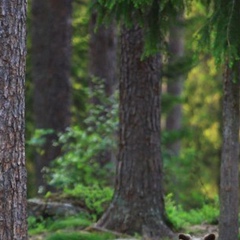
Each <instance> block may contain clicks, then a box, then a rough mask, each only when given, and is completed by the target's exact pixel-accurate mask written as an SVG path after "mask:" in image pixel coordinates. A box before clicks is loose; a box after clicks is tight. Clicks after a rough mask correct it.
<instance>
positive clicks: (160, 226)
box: [97, 26, 171, 238]
mask: <svg viewBox="0 0 240 240" xmlns="http://www.w3.org/2000/svg"><path fill="white" fill-rule="evenodd" d="M142 50H143V35H142V30H141V29H140V28H139V27H137V26H135V27H134V28H132V29H125V28H123V30H122V35H121V60H120V61H121V63H120V64H121V69H120V145H119V157H118V163H117V177H116V183H115V194H114V198H113V200H112V203H111V205H110V206H109V208H108V210H107V211H106V213H105V214H104V215H103V216H102V218H101V219H100V220H99V221H98V223H97V226H100V227H105V228H108V229H111V230H115V231H119V232H124V233H130V234H133V233H135V232H138V233H142V234H143V235H146V236H148V237H151V236H152V237H154V236H156V235H157V236H158V237H160V238H163V237H166V236H170V235H171V231H170V230H169V228H168V227H167V226H166V224H165V222H164V221H165V214H164V201H163V185H162V160H161V155H160V98H159V97H160V74H159V69H160V56H158V55H157V56H152V57H148V58H146V59H144V60H143V61H141V54H142Z"/></svg>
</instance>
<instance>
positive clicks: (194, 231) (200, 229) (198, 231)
mask: <svg viewBox="0 0 240 240" xmlns="http://www.w3.org/2000/svg"><path fill="white" fill-rule="evenodd" d="M182 232H184V233H189V234H191V235H193V236H196V237H203V236H204V235H205V234H207V233H214V234H215V235H216V236H218V226H217V225H210V224H201V225H193V226H189V227H187V228H186V229H184V230H183V231H182ZM49 234H50V233H41V234H37V235H33V236H29V240H45V239H46V238H47V236H48V235H49ZM116 239H119V238H117V237H116ZM121 239H123V238H121ZM126 240H127V239H126ZM131 240H133V238H131ZM136 240H137V239H136Z"/></svg>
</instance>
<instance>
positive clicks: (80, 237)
mask: <svg viewBox="0 0 240 240" xmlns="http://www.w3.org/2000/svg"><path fill="white" fill-rule="evenodd" d="M111 239H114V237H113V236H112V235H110V234H106V233H105V234H100V233H86V232H85V233H81V232H71V233H67V232H59V233H54V234H52V235H51V236H49V237H47V239H46V240H111Z"/></svg>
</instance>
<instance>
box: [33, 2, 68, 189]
mask: <svg viewBox="0 0 240 240" xmlns="http://www.w3.org/2000/svg"><path fill="white" fill-rule="evenodd" d="M71 13H72V6H71V0H41V1H39V0H33V1H32V77H33V82H34V115H35V124H36V128H38V129H39V128H40V129H53V130H54V131H55V134H49V135H47V139H46V143H45V145H44V154H42V155H37V157H36V177H37V186H38V187H40V186H45V187H47V185H46V183H45V182H44V179H43V175H42V173H41V171H42V169H43V168H44V167H48V166H49V164H50V162H51V161H52V160H53V159H55V158H56V157H58V156H59V155H61V147H53V145H52V143H53V141H54V140H56V133H58V132H63V131H64V130H65V129H66V128H67V127H68V126H69V125H70V103H71V100H70V99H71V85H70V60H71Z"/></svg>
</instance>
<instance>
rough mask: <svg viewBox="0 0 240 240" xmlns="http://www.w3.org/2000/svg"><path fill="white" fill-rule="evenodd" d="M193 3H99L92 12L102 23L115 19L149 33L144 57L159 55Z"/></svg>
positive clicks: (178, 0) (179, 0)
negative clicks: (174, 25) (177, 20)
mask: <svg viewBox="0 0 240 240" xmlns="http://www.w3.org/2000/svg"><path fill="white" fill-rule="evenodd" d="M190 2H191V0H185V1H184V0H174V1H173V0H164V1H158V0H148V1H147V0H129V1H122V0H115V1H112V0H95V1H93V3H92V5H91V9H96V10H97V12H98V23H99V24H102V23H109V22H111V21H112V20H113V19H116V20H117V21H118V22H121V23H124V24H125V25H126V26H127V27H130V28H131V27H132V26H133V25H135V24H138V25H140V26H141V27H142V28H143V30H144V33H145V51H144V55H145V56H149V55H151V54H155V53H156V52H159V50H160V49H162V47H163V42H164V37H165V35H166V33H167V31H168V28H169V25H170V24H172V22H173V21H174V19H175V17H174V16H176V15H177V14H178V13H179V12H183V9H184V6H187V5H188V4H189V3H190Z"/></svg>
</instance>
